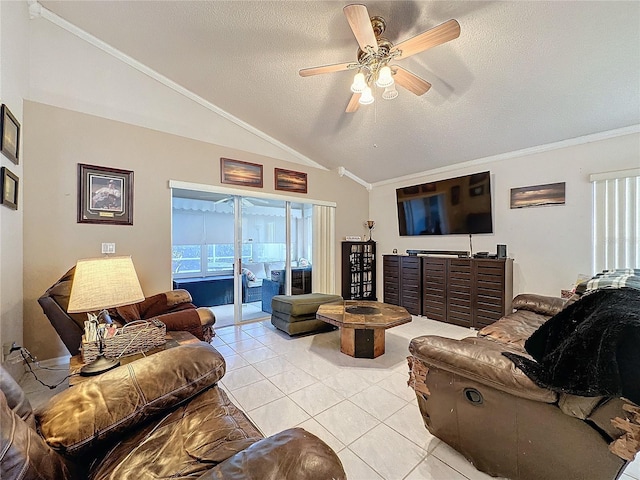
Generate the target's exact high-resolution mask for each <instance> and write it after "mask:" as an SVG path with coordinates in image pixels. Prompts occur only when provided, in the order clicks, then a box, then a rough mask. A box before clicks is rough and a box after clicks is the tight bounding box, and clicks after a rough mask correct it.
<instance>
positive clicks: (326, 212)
mask: <svg viewBox="0 0 640 480" xmlns="http://www.w3.org/2000/svg"><path fill="white" fill-rule="evenodd" d="M335 212H336V209H335V207H328V206H323V205H314V206H313V261H312V263H313V269H312V270H311V285H313V291H314V292H318V293H336V279H335V265H336V247H335V244H336V226H335V215H336V213H335Z"/></svg>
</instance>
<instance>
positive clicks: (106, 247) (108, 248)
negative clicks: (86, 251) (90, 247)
mask: <svg viewBox="0 0 640 480" xmlns="http://www.w3.org/2000/svg"><path fill="white" fill-rule="evenodd" d="M102 253H116V244H115V243H103V244H102Z"/></svg>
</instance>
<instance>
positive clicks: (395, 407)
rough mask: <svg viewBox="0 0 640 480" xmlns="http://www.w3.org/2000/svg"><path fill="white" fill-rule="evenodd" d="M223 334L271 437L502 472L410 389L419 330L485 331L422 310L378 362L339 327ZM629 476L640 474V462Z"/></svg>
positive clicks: (248, 327) (235, 394)
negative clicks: (442, 429)
mask: <svg viewBox="0 0 640 480" xmlns="http://www.w3.org/2000/svg"><path fill="white" fill-rule="evenodd" d="M216 333H217V336H216V337H215V339H214V340H213V342H212V343H213V345H214V346H215V347H216V348H217V349H218V350H219V351H220V352H221V353H222V354H223V355H224V357H225V359H226V362H227V373H226V374H225V376H224V377H223V379H222V381H221V386H222V388H224V389H225V391H226V392H227V393H228V394H229V397H230V398H231V400H232V401H233V402H234V403H235V404H236V405H238V406H239V407H240V408H242V409H243V410H244V411H245V412H246V413H247V415H248V416H249V417H250V418H251V419H252V420H253V422H254V423H255V424H256V425H257V426H258V427H259V428H260V430H261V431H262V432H263V433H264V434H265V435H271V434H273V433H276V432H279V431H282V430H284V429H286V428H290V427H294V426H300V427H302V428H305V429H306V430H308V431H309V432H312V433H314V434H315V435H317V436H319V437H320V438H322V439H323V440H324V441H325V442H326V443H327V444H329V445H330V446H331V447H332V448H333V449H334V450H335V451H336V452H337V453H338V456H339V457H340V459H341V461H342V463H343V465H344V468H345V470H346V472H347V477H348V478H349V480H358V479H362V480H378V479H405V480H464V479H470V480H480V479H483V480H488V479H491V478H493V477H489V476H488V475H486V474H484V473H482V472H479V471H478V470H476V469H475V468H474V467H473V466H472V465H471V464H470V463H469V462H467V461H466V459H464V457H462V456H461V455H460V454H459V453H458V452H456V451H455V450H453V449H452V448H451V447H449V446H448V445H446V444H445V443H443V442H441V441H440V440H438V439H437V438H435V437H433V436H432V435H431V434H429V432H428V431H427V430H426V428H425V427H424V425H423V422H422V417H421V415H420V412H419V410H418V406H417V402H416V398H415V394H414V393H413V391H412V390H411V389H410V388H409V387H407V378H408V375H407V364H406V357H407V355H408V345H409V341H410V340H411V339H412V338H414V337H417V336H420V335H428V334H434V335H441V336H447V337H451V338H463V337H465V336H469V335H474V334H475V332H472V331H470V330H468V329H464V328H461V327H456V326H453V325H447V324H443V323H440V322H435V321H431V320H427V319H425V318H420V317H414V318H413V322H411V323H409V324H406V325H402V326H400V327H395V328H393V329H391V330H388V331H387V333H386V353H385V354H384V355H382V356H381V357H378V358H377V359H375V360H370V359H356V358H351V357H349V356H347V355H344V354H342V353H340V348H339V345H340V340H339V332H338V331H334V332H329V333H323V334H318V335H312V336H306V337H301V338H290V337H289V336H287V335H286V334H283V333H282V332H279V331H278V330H276V329H275V328H274V327H273V326H272V325H271V323H270V322H269V321H263V322H257V323H252V324H245V325H243V326H239V327H234V326H230V327H224V328H217V329H216ZM41 373H42V374H43V376H44V378H45V380H47V381H48V382H49V383H52V382H55V381H56V379H61V378H62V377H64V371H62V372H60V371H57V372H56V371H53V372H52V371H43V372H41ZM21 384H22V385H23V388H25V391H27V393H28V394H29V398H30V400H31V401H32V403H33V404H34V406H38V405H40V404H41V403H42V402H44V401H45V400H46V398H48V397H50V396H51V395H52V394H53V393H55V392H56V391H59V390H60V389H64V388H66V384H65V383H63V384H62V385H61V386H60V387H58V389H56V390H53V391H52V390H48V389H46V388H45V387H42V386H40V385H39V384H38V383H36V382H35V381H34V380H33V377H32V376H31V375H25V377H24V380H23V381H22V382H21ZM374 400H375V401H374ZM389 445H393V448H389ZM621 480H640V460H637V461H635V462H634V463H632V464H631V465H629V467H628V468H627V469H626V471H625V473H624V474H623V475H622V477H621Z"/></svg>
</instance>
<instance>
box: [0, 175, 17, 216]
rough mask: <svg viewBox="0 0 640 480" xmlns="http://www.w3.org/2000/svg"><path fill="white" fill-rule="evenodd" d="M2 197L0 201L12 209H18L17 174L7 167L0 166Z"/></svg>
mask: <svg viewBox="0 0 640 480" xmlns="http://www.w3.org/2000/svg"><path fill="white" fill-rule="evenodd" d="M1 172H2V173H0V175H1V177H2V199H0V200H1V202H0V203H2V204H3V205H6V206H7V207H9V208H11V209H12V210H17V209H18V187H19V183H20V180H19V179H18V176H17V175H16V174H14V173H13V172H11V170H9V169H8V168H7V167H2V171H1Z"/></svg>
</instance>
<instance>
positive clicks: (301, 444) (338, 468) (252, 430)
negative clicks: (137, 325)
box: [0, 342, 346, 480]
mask: <svg viewBox="0 0 640 480" xmlns="http://www.w3.org/2000/svg"><path fill="white" fill-rule="evenodd" d="M224 373H225V363H224V359H223V358H222V356H221V355H220V354H219V353H218V352H217V351H216V350H215V349H214V348H213V347H212V346H210V345H207V344H205V343H203V342H199V343H198V344H191V345H183V346H179V347H176V348H173V349H171V350H165V351H162V352H159V353H157V354H155V355H153V356H149V357H146V358H143V359H141V360H137V361H135V362H132V363H130V364H128V365H124V366H121V367H118V368H116V369H114V370H111V371H109V372H106V373H103V374H102V375H100V376H97V377H91V378H90V379H87V381H85V382H82V383H79V384H77V385H75V386H73V387H71V388H69V389H67V390H65V391H63V392H61V393H59V394H57V395H55V396H54V397H53V398H51V399H50V400H49V402H48V403H47V404H45V405H44V406H43V407H42V408H41V409H39V410H38V411H37V412H35V415H34V412H33V411H32V409H31V407H30V405H29V402H28V400H27V399H26V397H25V395H24V392H22V390H21V389H20V387H19V386H18V385H17V384H16V383H15V382H14V381H13V379H12V378H11V377H10V376H9V375H8V374H7V372H6V371H4V370H2V369H0V427H1V428H0V440H1V443H0V452H2V453H0V457H1V460H2V461H1V462H0V478H2V479H3V480H18V479H39V480H76V479H78V480H80V479H82V480H85V479H89V480H139V479H152V478H156V479H157V478H174V479H185V480H186V479H202V480H208V479H210V480H213V479H225V480H234V479H238V480H239V479H245V480H246V479H256V480H257V479H262V480H316V479H317V480H328V479H336V480H344V479H346V475H345V473H344V470H343V468H342V464H341V463H340V460H339V459H338V457H337V455H336V454H335V452H334V451H333V450H332V449H331V448H330V447H329V446H328V445H326V444H325V443H324V442H323V441H322V440H320V439H319V438H317V437H315V436H314V435H312V434H310V433H308V432H306V431H305V430H303V429H301V428H292V429H289V430H285V431H283V432H281V433H278V434H275V435H272V436H270V437H268V438H263V437H262V435H261V434H260V432H259V431H258V429H257V428H256V427H255V426H254V425H253V424H252V423H251V421H250V420H249V419H248V418H247V416H246V415H245V414H244V413H242V412H241V411H240V410H238V408H236V406H235V405H233V404H232V403H231V402H230V401H229V399H228V397H227V396H226V395H225V393H224V391H222V390H221V389H220V388H219V387H218V386H217V384H216V383H217V382H218V381H219V380H220V378H221V377H222V376H223V375H224Z"/></svg>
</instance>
